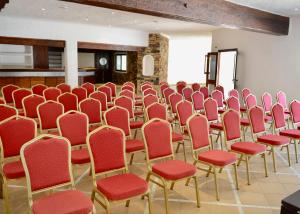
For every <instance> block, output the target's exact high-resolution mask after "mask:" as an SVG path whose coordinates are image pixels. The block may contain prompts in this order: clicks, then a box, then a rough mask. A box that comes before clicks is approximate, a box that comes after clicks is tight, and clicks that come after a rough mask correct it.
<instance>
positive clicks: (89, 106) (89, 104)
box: [79, 98, 102, 131]
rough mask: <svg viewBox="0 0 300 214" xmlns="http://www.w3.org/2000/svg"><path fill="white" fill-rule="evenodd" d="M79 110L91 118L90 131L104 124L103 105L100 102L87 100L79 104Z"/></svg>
mask: <svg viewBox="0 0 300 214" xmlns="http://www.w3.org/2000/svg"><path fill="white" fill-rule="evenodd" d="M79 110H80V111H81V112H82V113H84V114H86V115H87V116H88V118H89V124H90V131H92V130H94V128H97V127H98V126H100V125H101V123H102V114H101V103H100V101H99V100H96V99H93V98H87V99H85V100H82V101H81V102H80V103H79Z"/></svg>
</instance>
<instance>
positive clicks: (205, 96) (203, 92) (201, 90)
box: [200, 87, 209, 100]
mask: <svg viewBox="0 0 300 214" xmlns="http://www.w3.org/2000/svg"><path fill="white" fill-rule="evenodd" d="M200 92H201V93H202V94H203V95H204V100H206V99H207V98H208V97H209V92H208V88H207V87H201V88H200Z"/></svg>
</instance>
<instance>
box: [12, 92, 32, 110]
mask: <svg viewBox="0 0 300 214" xmlns="http://www.w3.org/2000/svg"><path fill="white" fill-rule="evenodd" d="M31 94H32V92H31V91H30V90H28V89H25V88H20V89H17V90H15V91H14V92H13V100H14V106H15V108H16V109H18V110H23V103H22V100H23V98H25V97H27V96H29V95H31Z"/></svg>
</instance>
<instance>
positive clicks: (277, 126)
mask: <svg viewBox="0 0 300 214" xmlns="http://www.w3.org/2000/svg"><path fill="white" fill-rule="evenodd" d="M284 113H285V110H284V107H283V106H282V105H281V104H279V103H277V104H275V105H273V107H272V117H273V121H274V124H273V126H274V133H277V132H278V133H279V135H281V136H285V137H288V138H290V140H291V143H293V144H294V146H295V156H296V163H298V144H299V141H300V130H298V129H289V128H288V126H287V124H286V120H285V114H284Z"/></svg>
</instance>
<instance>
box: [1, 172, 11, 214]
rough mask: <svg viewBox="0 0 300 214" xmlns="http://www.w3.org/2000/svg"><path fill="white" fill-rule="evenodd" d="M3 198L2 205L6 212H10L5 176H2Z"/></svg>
mask: <svg viewBox="0 0 300 214" xmlns="http://www.w3.org/2000/svg"><path fill="white" fill-rule="evenodd" d="M2 188H3V199H4V206H5V210H6V214H9V213H10V207H9V196H8V185H7V181H6V178H5V177H3V187H2Z"/></svg>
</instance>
